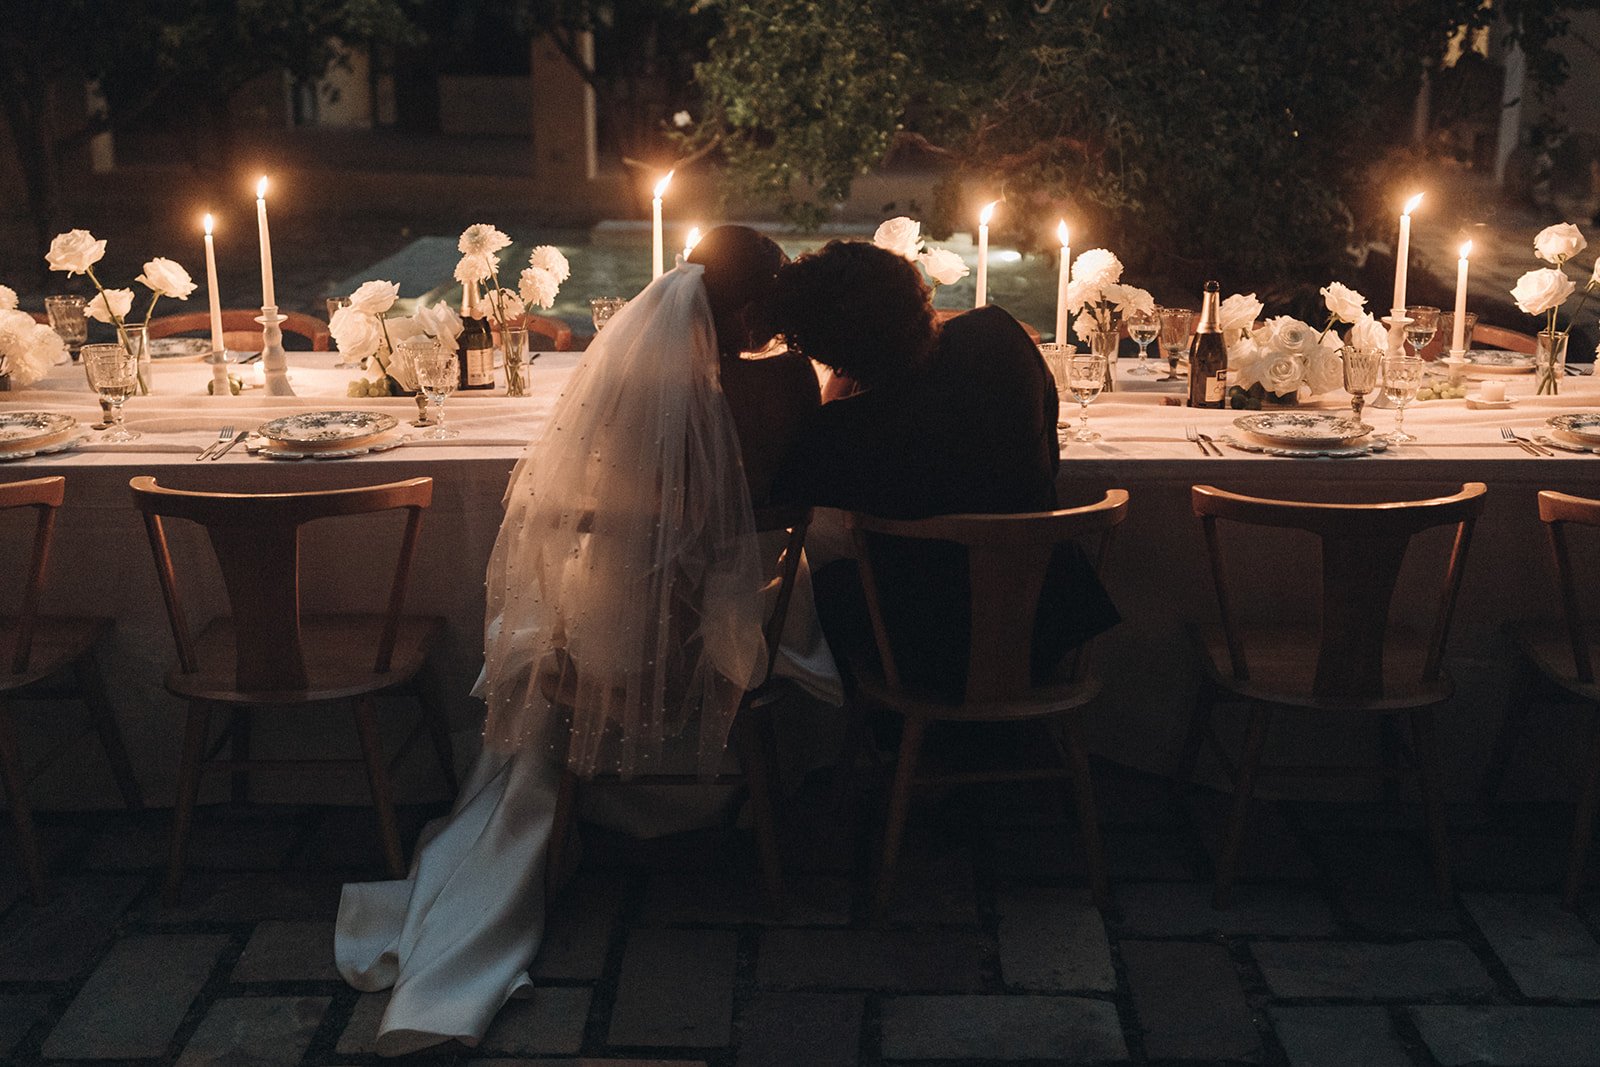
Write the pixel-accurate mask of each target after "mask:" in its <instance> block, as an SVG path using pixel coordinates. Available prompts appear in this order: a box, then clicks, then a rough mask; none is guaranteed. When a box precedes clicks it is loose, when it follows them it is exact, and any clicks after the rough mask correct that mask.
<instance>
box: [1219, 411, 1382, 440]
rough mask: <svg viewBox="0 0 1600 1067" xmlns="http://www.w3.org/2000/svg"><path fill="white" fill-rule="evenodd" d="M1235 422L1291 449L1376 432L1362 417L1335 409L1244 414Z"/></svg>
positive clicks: (1359, 436)
mask: <svg viewBox="0 0 1600 1067" xmlns="http://www.w3.org/2000/svg"><path fill="white" fill-rule="evenodd" d="M1233 424H1234V425H1235V426H1237V427H1238V428H1239V429H1241V430H1243V431H1244V432H1245V433H1247V434H1249V435H1250V436H1251V437H1257V438H1260V439H1261V440H1263V441H1266V442H1267V443H1269V444H1274V445H1280V446H1283V447H1287V448H1312V447H1316V446H1321V445H1347V444H1349V443H1350V442H1351V441H1355V440H1358V439H1359V438H1362V437H1365V436H1366V435H1367V434H1369V433H1371V432H1372V427H1371V426H1368V425H1367V424H1366V423H1364V422H1362V421H1361V420H1360V419H1358V418H1355V417H1354V416H1352V415H1341V414H1338V413H1337V412H1332V411H1264V412H1262V413H1261V414H1259V415H1241V416H1239V417H1238V418H1237V419H1234V420H1233Z"/></svg>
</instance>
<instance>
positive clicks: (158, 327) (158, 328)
mask: <svg viewBox="0 0 1600 1067" xmlns="http://www.w3.org/2000/svg"><path fill="white" fill-rule="evenodd" d="M279 314H280V315H282V316H283V317H284V318H283V321H282V322H281V323H279V324H278V328H279V329H281V330H282V331H283V332H284V333H285V334H294V335H295V336H297V337H304V338H305V339H306V340H307V341H308V342H309V343H310V345H311V351H313V352H326V351H328V345H329V342H330V340H331V338H330V336H329V334H328V324H327V323H325V322H323V321H322V320H321V319H319V318H316V317H315V316H313V315H307V314H305V313H304V312H301V311H280V312H279ZM260 316H261V310H260V309H259V308H225V309H223V312H222V343H223V344H224V345H226V346H227V347H228V349H229V351H236V352H254V351H257V350H258V349H260V347H261V324H260V323H259V322H257V321H256V319H257V318H259V317H260ZM183 333H198V334H204V335H205V336H206V337H207V338H209V337H210V336H211V315H210V313H209V312H205V311H186V312H183V313H182V314H180V315H163V316H161V317H160V318H158V319H152V320H150V333H149V337H150V339H151V340H152V341H153V340H155V339H156V338H158V337H176V336H177V335H178V334H183Z"/></svg>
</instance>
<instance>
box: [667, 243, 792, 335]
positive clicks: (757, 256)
mask: <svg viewBox="0 0 1600 1067" xmlns="http://www.w3.org/2000/svg"><path fill="white" fill-rule="evenodd" d="M689 262H690V263H698V264H700V265H701V266H703V267H705V270H706V272H705V284H706V301H707V302H708V303H709V304H710V305H711V317H712V318H713V319H714V320H715V321H716V327H717V347H718V348H719V349H720V350H721V352H722V354H723V355H724V356H730V355H738V354H739V353H740V352H741V351H748V350H750V349H754V348H760V347H761V346H762V345H764V344H766V343H767V342H768V341H770V340H772V331H771V330H770V329H769V328H768V327H767V326H766V325H765V322H766V318H767V316H766V315H765V313H764V305H765V304H766V302H767V301H768V300H769V299H770V298H771V296H772V291H773V288H774V287H775V286H776V285H777V279H778V271H779V270H780V269H781V268H782V267H783V266H784V264H786V263H788V262H789V257H788V256H787V255H785V254H784V251H783V249H781V248H779V247H778V244H777V242H776V241H773V240H772V239H771V238H769V237H764V236H762V235H761V234H759V233H757V232H756V231H755V230H752V229H751V228H750V227H748V226H718V227H716V228H715V229H712V230H710V231H709V232H707V234H706V235H705V236H704V237H702V238H700V241H699V243H698V244H696V245H695V246H694V249H693V250H692V251H690V253H689Z"/></svg>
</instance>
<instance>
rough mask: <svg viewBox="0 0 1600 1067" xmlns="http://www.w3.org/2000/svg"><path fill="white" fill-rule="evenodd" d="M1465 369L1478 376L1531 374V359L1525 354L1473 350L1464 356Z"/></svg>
mask: <svg viewBox="0 0 1600 1067" xmlns="http://www.w3.org/2000/svg"><path fill="white" fill-rule="evenodd" d="M1466 360H1467V368H1468V369H1469V370H1474V371H1477V372H1478V373H1479V374H1531V373H1532V372H1533V357H1532V356H1531V355H1529V354H1528V353H1526V352H1503V351H1500V350H1498V349H1491V348H1474V349H1472V350H1470V351H1469V352H1468V353H1467V355H1466Z"/></svg>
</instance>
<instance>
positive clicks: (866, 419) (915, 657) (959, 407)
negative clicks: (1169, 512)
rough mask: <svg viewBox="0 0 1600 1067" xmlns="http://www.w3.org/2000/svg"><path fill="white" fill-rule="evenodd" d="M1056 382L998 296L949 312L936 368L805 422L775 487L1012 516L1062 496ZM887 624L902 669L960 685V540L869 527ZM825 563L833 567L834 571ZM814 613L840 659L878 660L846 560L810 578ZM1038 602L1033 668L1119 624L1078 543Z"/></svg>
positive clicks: (1044, 667) (837, 500)
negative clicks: (906, 536) (889, 534)
mask: <svg viewBox="0 0 1600 1067" xmlns="http://www.w3.org/2000/svg"><path fill="white" fill-rule="evenodd" d="M1059 465H1060V453H1059V448H1058V445H1057V442H1056V388H1055V382H1054V380H1053V379H1052V378H1051V376H1050V372H1049V370H1048V369H1047V368H1046V366H1045V364H1044V360H1043V359H1042V358H1040V356H1039V350H1038V348H1037V347H1036V346H1035V345H1034V343H1033V342H1032V341H1031V340H1030V339H1029V338H1028V335H1027V333H1026V332H1025V331H1024V330H1023V329H1022V326H1021V325H1020V324H1019V323H1018V322H1017V321H1016V320H1015V319H1013V318H1012V317H1011V316H1010V315H1009V314H1007V313H1006V312H1005V311H1004V310H1002V309H1001V308H998V307H992V306H991V307H986V308H980V309H978V310H976V311H970V312H968V313H966V314H964V315H960V316H958V317H956V318H954V319H951V320H950V321H948V322H946V323H945V324H944V326H943V328H942V329H941V330H940V332H939V337H938V340H937V342H936V344H935V348H934V352H933V356H932V359H931V361H930V365H929V367H928V368H927V370H926V372H925V373H924V374H923V375H922V377H921V378H920V379H919V380H918V381H917V382H915V383H914V384H910V385H908V386H906V387H903V388H898V389H891V388H885V387H879V388H876V389H871V390H868V391H866V392H863V393H859V394H857V395H855V396H851V397H846V398H845V399H842V400H836V401H833V402H832V403H829V404H824V405H823V406H822V407H821V408H820V409H818V410H817V411H816V412H815V413H814V414H813V415H812V416H811V418H810V419H809V421H808V422H807V424H806V425H805V427H803V428H802V430H801V432H800V434H799V436H798V438H797V443H796V447H795V449H794V450H793V451H792V452H791V453H790V456H789V458H788V460H787V461H786V462H785V464H784V465H783V467H782V468H781V469H780V471H779V474H778V477H777V479H776V481H775V483H774V487H773V493H774V496H775V497H776V498H779V499H782V500H785V501H788V502H791V503H798V504H809V505H816V506H822V507H834V508H840V509H843V510H846V511H862V512H867V513H869V514H873V515H878V516H880V517H883V518H892V519H919V518H927V517H928V516H931V515H948V514H955V513H962V512H968V513H983V514H1016V513H1021V512H1031V511H1049V510H1051V509H1053V508H1054V507H1055V506H1056V487H1055V479H1056V471H1057V468H1058V466H1059ZM871 551H872V560H873V565H874V567H875V568H876V569H877V571H878V573H879V575H880V581H881V584H882V585H883V587H884V614H885V622H886V624H887V627H888V629H889V632H890V637H891V641H892V645H893V648H894V651H895V659H896V662H897V664H898V665H899V666H900V669H901V674H902V676H903V677H904V678H905V679H906V680H907V681H908V682H913V683H916V684H921V685H926V686H930V687H933V688H938V689H942V690H954V691H959V689H960V687H961V686H962V685H963V684H964V683H965V679H966V654H965V651H966V648H967V640H968V634H969V632H970V624H971V618H970V600H969V597H970V587H969V585H968V581H967V569H966V554H965V552H964V551H963V550H962V549H961V548H960V547H959V546H956V545H950V544H942V543H937V542H933V543H911V542H906V541H903V540H900V539H893V538H876V539H874V542H873V543H872V545H871ZM830 570H832V571H833V573H831V574H830V573H828V572H829V571H830ZM817 600H818V612H819V615H820V616H821V618H822V622H823V626H824V629H825V630H826V631H827V633H828V637H829V640H830V641H831V642H832V643H833V644H834V646H835V651H836V652H838V653H840V654H841V655H842V657H843V658H845V659H846V660H849V659H850V658H852V657H857V656H868V657H871V658H876V653H875V651H874V648H873V645H872V639H871V629H870V626H868V625H867V624H866V617H865V605H864V602H863V601H862V600H861V595H860V589H859V578H857V577H856V576H855V575H854V574H853V564H844V565H841V566H840V567H839V569H834V568H824V570H823V572H822V573H819V574H818V575H817ZM1018 610H1019V611H1027V610H1032V611H1033V612H1034V674H1035V677H1036V679H1038V680H1043V678H1044V677H1045V676H1048V674H1049V673H1050V672H1051V670H1052V669H1053V668H1054V667H1055V666H1056V664H1057V663H1058V662H1059V661H1060V659H1061V657H1062V654H1063V653H1064V652H1065V651H1066V650H1067V649H1070V648H1072V647H1075V646H1076V645H1078V644H1081V643H1082V642H1083V641H1085V640H1087V639H1088V638H1090V637H1092V636H1094V635H1095V634H1097V633H1099V632H1101V631H1103V630H1105V629H1107V628H1109V627H1110V626H1112V625H1114V624H1115V623H1116V622H1117V621H1118V615H1117V612H1116V609H1115V607H1113V606H1112V604H1111V602H1110V599H1109V598H1108V597H1107V596H1106V593H1105V590H1104V589H1103V588H1102V587H1101V585H1100V582H1099V580H1098V578H1096V577H1095V575H1094V572H1093V569H1092V568H1091V567H1090V566H1089V564H1088V561H1087V559H1086V558H1085V557H1084V555H1083V553H1082V552H1081V551H1080V550H1078V549H1077V548H1076V547H1075V546H1065V547H1064V548H1063V550H1061V551H1058V552H1057V554H1056V557H1055V559H1054V560H1053V561H1052V563H1051V568H1050V572H1049V574H1048V575H1047V577H1046V581H1045V588H1044V591H1043V593H1042V594H1041V596H1040V602H1039V603H1038V604H1037V605H1018Z"/></svg>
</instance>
